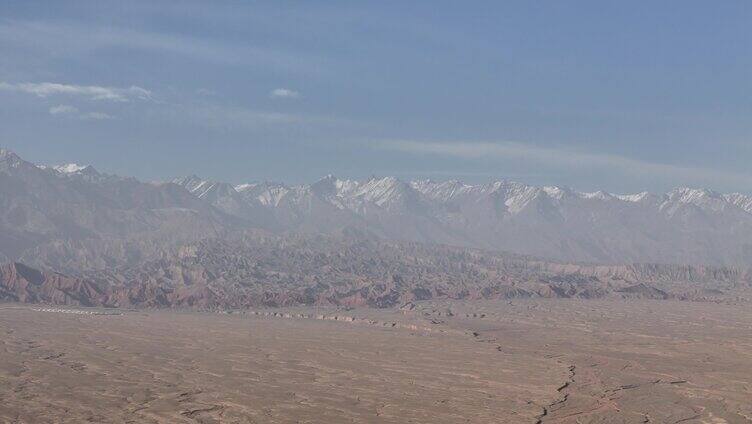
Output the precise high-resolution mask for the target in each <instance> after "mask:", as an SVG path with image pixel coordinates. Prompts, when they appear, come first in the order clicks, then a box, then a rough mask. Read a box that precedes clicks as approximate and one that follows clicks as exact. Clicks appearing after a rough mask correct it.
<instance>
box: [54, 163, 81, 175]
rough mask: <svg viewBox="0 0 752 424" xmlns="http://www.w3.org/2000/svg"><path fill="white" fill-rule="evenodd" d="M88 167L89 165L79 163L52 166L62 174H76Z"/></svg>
mask: <svg viewBox="0 0 752 424" xmlns="http://www.w3.org/2000/svg"><path fill="white" fill-rule="evenodd" d="M86 168H89V165H79V164H76V163H67V164H65V165H57V166H53V167H52V169H54V170H55V171H57V172H60V173H62V174H75V173H77V172H81V171H83V170H85V169H86Z"/></svg>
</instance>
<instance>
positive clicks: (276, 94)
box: [269, 88, 300, 99]
mask: <svg viewBox="0 0 752 424" xmlns="http://www.w3.org/2000/svg"><path fill="white" fill-rule="evenodd" d="M269 97H271V98H272V99H297V98H298V97H300V93H298V92H297V91H295V90H290V89H289V88H275V89H274V90H272V92H271V93H269Z"/></svg>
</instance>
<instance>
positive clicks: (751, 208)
mask: <svg viewBox="0 0 752 424" xmlns="http://www.w3.org/2000/svg"><path fill="white" fill-rule="evenodd" d="M723 197H724V198H725V199H726V201H727V202H729V203H732V204H733V205H735V206H737V207H739V208H741V209H743V210H744V211H746V212H749V213H752V196H746V195H744V194H741V193H731V194H726V195H724V196H723Z"/></svg>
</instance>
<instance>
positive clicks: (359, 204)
mask: <svg viewBox="0 0 752 424" xmlns="http://www.w3.org/2000/svg"><path fill="white" fill-rule="evenodd" d="M242 227H251V228H261V229H264V230H267V231H272V232H306V233H337V232H340V231H342V230H345V229H350V228H352V229H357V230H359V231H361V232H365V233H370V234H373V235H375V236H378V237H381V238H384V239H387V240H410V241H419V242H427V243H443V244H450V245H458V246H466V247H477V248H484V249H493V250H504V251H511V252H517V253H523V254H530V255H535V256H541V257H546V258H552V259H558V260H565V261H588V262H599V263H625V262H651V263H654V262H661V263H692V264H714V265H726V264H743V265H749V264H750V263H752V196H747V195H744V194H739V193H734V194H721V193H717V192H714V191H712V190H707V189H690V188H678V189H675V190H672V191H670V192H668V193H663V194H653V193H647V192H643V193H638V194H626V195H617V194H611V193H606V192H602V191H599V192H593V193H584V192H579V191H575V190H572V189H569V188H566V187H535V186H530V185H526V184H522V183H517V182H510V181H495V182H490V183H487V184H479V185H471V184H465V183H462V182H460V181H441V182H438V181H431V180H417V181H402V180H400V179H398V178H394V177H383V178H376V177H374V178H370V179H366V180H362V181H354V180H346V179H344V180H343V179H338V178H335V177H333V176H331V175H330V176H326V177H324V178H322V179H320V180H319V181H316V182H314V183H311V184H303V185H286V184H282V183H273V182H259V183H244V184H238V185H234V184H229V183H226V182H217V181H209V180H204V179H201V178H199V177H196V176H189V177H184V178H177V179H175V180H173V181H171V182H165V183H145V182H140V181H138V180H136V179H134V178H130V177H118V176H112V175H107V174H102V173H99V172H98V171H96V169H94V168H93V167H91V166H79V165H74V164H71V165H62V166H54V167H46V166H37V165H33V164H31V163H29V162H26V161H24V160H23V159H21V158H19V157H18V156H17V155H15V154H14V153H12V152H10V151H7V150H0V230H2V235H0V259H3V258H16V257H18V256H19V255H23V254H28V252H29V249H38V248H40V246H43V245H48V244H50V243H54V242H55V240H68V241H70V240H91V239H102V238H119V239H128V240H142V239H144V238H148V239H149V240H153V239H154V234H159V235H160V236H159V237H161V238H168V239H178V238H182V239H185V238H200V237H204V236H207V235H216V234H219V233H221V232H222V231H233V230H234V229H237V228H242Z"/></svg>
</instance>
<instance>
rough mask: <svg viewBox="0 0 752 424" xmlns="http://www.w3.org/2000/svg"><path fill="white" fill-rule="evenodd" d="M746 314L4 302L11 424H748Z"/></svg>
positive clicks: (595, 305) (495, 305) (5, 393)
mask: <svg viewBox="0 0 752 424" xmlns="http://www.w3.org/2000/svg"><path fill="white" fill-rule="evenodd" d="M82 311H83V312H87V313H86V314H84V313H81V312H82ZM72 312H78V313H72ZM102 312H105V313H106V314H105V315H99V314H97V313H102ZM751 322H752V312H750V310H749V308H748V306H747V305H735V304H720V303H708V302H705V303H700V302H678V301H670V300H663V301H653V300H631V301H621V300H563V299H557V300H546V299H521V300H503V301H501V300H497V301H473V302H463V301H451V300H447V301H433V302H416V303H409V304H407V305H405V306H403V307H402V308H399V309H382V310H376V309H371V308H356V309H348V310H345V309H335V308H311V307H301V308H282V309H263V310H246V311H242V312H239V313H233V314H214V313H198V312H179V311H161V310H160V311H152V310H138V311H134V310H122V311H118V310H98V309H59V308H57V307H46V306H33V305H20V304H5V305H3V306H2V307H1V309H0V334H2V337H0V383H1V384H0V422H19V423H45V422H50V423H52V422H113V423H115V422H117V423H122V422H133V423H136V422H138V423H141V422H147V423H148V422H152V423H172V422H201V423H219V422H222V423H246V422H257V423H288V422H290V423H292V422H301V423H314V422H315V423H339V422H385V423H405V422H420V423H440V422H445V423H457V422H471V423H491V422H508V423H536V422H540V423H596V422H612V423H678V422H687V423H712V424H719V423H745V422H749V421H750V420H752V403H750V399H752V331H750V330H752V324H750V323H751Z"/></svg>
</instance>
